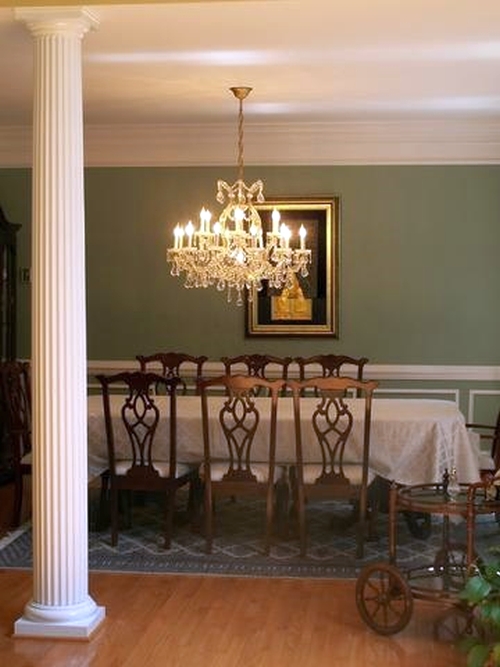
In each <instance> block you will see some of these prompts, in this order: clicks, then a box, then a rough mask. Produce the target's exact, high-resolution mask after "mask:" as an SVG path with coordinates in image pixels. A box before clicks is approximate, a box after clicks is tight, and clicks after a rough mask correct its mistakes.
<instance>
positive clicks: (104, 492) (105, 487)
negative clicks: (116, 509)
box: [96, 470, 109, 530]
mask: <svg viewBox="0 0 500 667" xmlns="http://www.w3.org/2000/svg"><path fill="white" fill-rule="evenodd" d="M108 525H109V472H108V471H107V470H105V471H104V472H103V473H101V491H100V494H99V511H98V517H97V525H96V529H97V530H103V529H104V528H105V527H106V526H108Z"/></svg>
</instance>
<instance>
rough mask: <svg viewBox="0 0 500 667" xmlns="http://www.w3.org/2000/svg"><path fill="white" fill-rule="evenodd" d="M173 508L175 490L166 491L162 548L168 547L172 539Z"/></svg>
mask: <svg viewBox="0 0 500 667" xmlns="http://www.w3.org/2000/svg"><path fill="white" fill-rule="evenodd" d="M174 510H175V490H174V489H172V490H171V491H167V497H166V503H165V541H164V548H165V549H170V545H171V541H172V530H173V526H174Z"/></svg>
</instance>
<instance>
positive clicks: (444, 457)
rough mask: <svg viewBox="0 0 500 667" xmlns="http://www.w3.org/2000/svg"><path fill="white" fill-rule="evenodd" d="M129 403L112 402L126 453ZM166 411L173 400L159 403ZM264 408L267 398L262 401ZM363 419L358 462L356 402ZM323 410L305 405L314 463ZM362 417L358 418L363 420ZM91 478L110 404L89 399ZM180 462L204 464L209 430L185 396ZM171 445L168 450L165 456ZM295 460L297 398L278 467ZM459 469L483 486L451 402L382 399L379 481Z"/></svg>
mask: <svg viewBox="0 0 500 667" xmlns="http://www.w3.org/2000/svg"><path fill="white" fill-rule="evenodd" d="M122 400H123V398H122V397H120V396H112V397H111V406H112V413H113V415H115V416H116V426H115V438H116V444H117V446H118V447H119V448H123V452H124V453H125V452H126V451H127V449H126V448H127V446H128V445H127V441H126V433H125V429H124V428H123V425H122V424H121V422H120V420H119V419H118V413H119V406H120V405H121V402H122ZM157 400H158V402H159V404H161V403H162V402H163V401H164V400H165V399H164V398H163V397H161V396H158V397H157ZM221 400H222V397H215V396H214V397H210V398H209V407H210V414H211V417H213V418H212V419H211V440H212V446H213V450H212V451H213V453H214V454H215V455H216V456H217V455H221V456H222V455H224V453H225V449H224V446H223V441H222V436H221V431H220V426H219V423H218V411H219V409H220V406H221ZM256 400H257V402H258V403H259V404H261V403H262V402H266V399H261V398H257V399H256ZM349 402H350V403H351V404H352V407H353V413H354V416H355V424H354V427H353V433H352V436H351V439H350V445H349V446H350V448H351V449H350V452H351V455H352V458H353V459H356V458H359V452H360V450H361V445H362V427H361V420H362V417H363V402H362V401H361V400H360V399H355V398H353V399H349ZM315 404H316V400H315V399H314V398H304V399H302V406H303V408H302V411H303V416H304V418H305V419H304V423H307V426H304V430H303V446H304V458H305V460H309V461H313V460H314V459H313V458H312V457H311V448H310V446H309V444H310V442H311V438H312V437H314V436H313V433H312V429H311V428H310V426H309V423H308V420H307V414H308V413H310V411H311V410H312V409H313V406H314V405H315ZM356 418H357V419H356ZM261 420H262V421H263V424H265V422H266V421H268V411H267V410H264V411H262V414H261ZM88 429H89V430H88V434H89V474H90V475H91V476H95V475H96V474H98V473H99V472H100V471H102V470H103V469H104V468H106V461H107V453H106V437H105V429H104V416H103V408H102V398H101V396H100V395H93V396H90V397H89V399H88ZM157 437H158V438H159V440H160V441H163V442H165V443H166V442H167V440H166V431H165V430H163V429H159V432H158V434H157ZM266 444H267V443H265V442H262V450H261V451H260V452H259V451H258V450H257V451H256V452H255V460H259V459H260V460H262V459H265V454H264V450H265V446H266ZM177 447H178V459H179V460H180V461H186V462H196V461H200V460H201V458H202V456H203V441H202V427H201V399H200V397H199V396H180V397H178V400H177ZM166 451H167V446H166V444H165V452H166ZM294 458H295V437H294V424H293V408H292V399H291V398H289V397H282V398H280V399H279V407H278V430H277V460H278V461H279V462H280V463H285V464H290V463H293V462H294ZM453 466H455V467H456V468H457V471H458V477H459V479H460V481H462V482H466V483H470V482H475V481H478V479H479V473H478V469H479V452H478V448H477V446H476V445H475V444H474V442H473V441H471V439H470V438H469V434H468V431H467V429H466V428H465V420H464V417H463V415H462V414H461V412H460V411H459V409H458V407H457V405H456V404H455V403H453V402H451V401H442V400H428V399H387V398H375V399H374V400H373V411H372V431H371V450H370V467H371V469H372V470H373V471H374V472H375V473H376V474H378V475H380V476H382V477H384V478H386V479H388V480H396V481H397V482H399V483H401V484H420V483H431V482H437V481H440V480H441V478H442V475H443V472H444V470H445V469H446V468H448V469H450V468H452V467H453Z"/></svg>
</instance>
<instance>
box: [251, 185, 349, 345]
mask: <svg viewBox="0 0 500 667" xmlns="http://www.w3.org/2000/svg"><path fill="white" fill-rule="evenodd" d="M256 208H257V209H258V210H259V213H260V216H261V219H262V225H263V228H264V233H265V232H266V231H268V230H270V229H271V228H272V212H273V210H274V209H277V210H278V211H279V213H280V216H281V222H283V223H285V224H286V225H287V226H288V227H289V228H290V230H291V232H292V239H295V240H296V244H298V239H299V229H300V227H301V226H302V225H303V226H304V228H305V230H306V247H307V248H308V249H310V250H311V263H310V265H309V271H308V275H307V276H305V277H303V276H302V275H300V274H298V273H296V274H295V275H294V284H293V286H292V287H288V288H283V289H280V290H277V289H273V288H271V287H270V286H269V285H268V284H267V282H265V283H264V286H263V289H262V290H259V291H257V290H255V289H254V290H253V292H252V295H251V298H250V297H247V303H246V334H247V336H331V337H334V338H337V337H338V326H339V323H338V303H339V294H338V284H339V280H338V276H339V229H340V197H339V196H334V197H328V198H326V197H325V198H320V197H318V198H308V199H288V198H287V199H273V200H268V201H266V202H265V203H264V204H259V205H258V206H257V207H256ZM292 245H293V241H292Z"/></svg>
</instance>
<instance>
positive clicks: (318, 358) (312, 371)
mask: <svg viewBox="0 0 500 667" xmlns="http://www.w3.org/2000/svg"><path fill="white" fill-rule="evenodd" d="M295 362H296V364H297V365H298V367H299V380H305V379H306V377H316V376H320V377H342V376H346V375H351V374H352V371H354V372H355V374H354V375H353V377H355V378H356V380H363V373H364V367H365V365H366V364H367V363H368V359H367V358H366V357H349V356H347V355H345V354H317V355H315V356H312V357H296V358H295ZM349 371H351V373H350V372H349Z"/></svg>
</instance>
